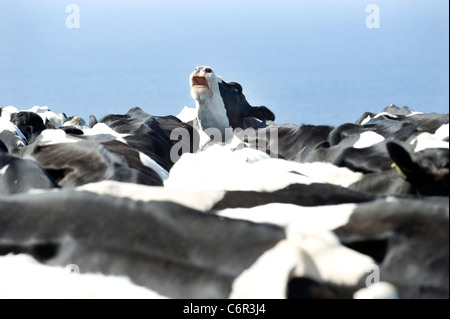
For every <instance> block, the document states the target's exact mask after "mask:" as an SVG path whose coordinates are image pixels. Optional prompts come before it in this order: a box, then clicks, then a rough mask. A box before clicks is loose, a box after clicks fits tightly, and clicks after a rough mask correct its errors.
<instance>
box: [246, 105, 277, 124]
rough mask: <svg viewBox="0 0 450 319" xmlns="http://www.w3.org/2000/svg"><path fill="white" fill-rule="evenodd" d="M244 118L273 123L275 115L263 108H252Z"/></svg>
mask: <svg viewBox="0 0 450 319" xmlns="http://www.w3.org/2000/svg"><path fill="white" fill-rule="evenodd" d="M246 116H252V117H256V118H257V119H260V120H261V121H275V114H273V112H272V111H271V110H269V109H268V108H267V107H265V106H257V107H254V106H252V107H251V108H250V111H249V112H248V114H246Z"/></svg>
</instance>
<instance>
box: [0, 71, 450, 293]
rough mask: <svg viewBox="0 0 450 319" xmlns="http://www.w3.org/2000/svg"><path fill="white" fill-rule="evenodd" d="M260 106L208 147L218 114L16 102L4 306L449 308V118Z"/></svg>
mask: <svg viewBox="0 0 450 319" xmlns="http://www.w3.org/2000/svg"><path fill="white" fill-rule="evenodd" d="M197 73H198V72H197ZM194 82H195V83H193V86H197V88H198V87H199V86H200V85H204V86H205V87H206V88H207V87H208V82H207V81H205V82H202V80H201V79H198V78H197V79H195V81H194ZM219 83H220V81H219ZM224 83H225V84H226V85H231V86H233V88H236V84H235V83H231V82H230V83H231V84H229V83H227V82H224ZM239 87H240V86H239ZM200 89H203V88H200ZM235 92H236V94H240V95H242V88H241V87H240V88H239V89H236V90H235ZM221 93H222V92H221ZM193 96H194V95H193ZM223 96H224V95H223V94H222V97H223ZM194 98H195V97H194ZM197 101H198V99H197ZM236 101H238V100H236ZM239 101H240V102H238V103H242V101H245V97H243V96H241V98H240V99H239ZM245 103H247V101H245ZM224 104H225V107H226V110H227V111H228V110H229V102H227V101H225V99H224ZM247 104H248V103H247ZM252 108H253V107H252ZM262 108H263V109H262V110H263V113H264V114H265V116H266V118H264V116H261V117H257V116H253V115H254V114H262V113H261V112H260V110H261V109H260V108H253V110H256V109H258V110H256V113H254V114H253V115H252V114H246V115H245V117H246V118H245V121H239V127H240V128H241V129H240V130H237V128H238V127H235V125H230V126H232V128H233V129H235V131H234V137H233V141H232V142H229V141H223V140H221V141H217V140H216V141H211V140H210V141H208V142H207V143H202V138H201V137H200V136H201V135H202V134H204V132H202V122H203V125H205V123H206V122H207V120H208V118H203V121H202V119H201V118H198V119H193V121H192V119H191V120H186V119H185V117H184V115H178V116H177V117H176V116H152V115H150V114H148V113H146V112H144V111H143V110H142V109H140V108H133V109H131V110H130V111H129V112H128V113H126V114H124V115H107V116H105V117H103V118H102V119H100V120H97V119H96V118H95V117H94V116H91V118H90V119H89V122H88V123H86V122H85V121H84V120H83V119H82V118H80V117H77V116H75V117H70V118H67V117H66V116H65V115H64V114H55V113H53V112H51V111H50V110H49V109H48V108H46V107H34V108H32V109H30V110H26V111H20V110H18V109H16V108H14V107H10V106H8V107H4V108H2V109H1V110H0V115H1V117H0V298H264V299H272V298H402V299H406V298H449V198H448V192H449V153H448V146H449V126H448V125H449V124H448V122H449V119H448V114H435V113H426V114H424V113H419V112H414V111H412V110H411V109H409V108H407V107H403V108H398V107H396V106H394V105H391V106H389V107H387V108H385V109H384V110H383V111H382V112H381V113H378V114H374V113H365V114H363V115H362V116H361V117H359V119H358V117H355V119H352V121H354V122H353V123H347V124H343V125H340V126H338V127H330V126H313V125H300V126H298V125H294V124H284V125H281V124H276V123H275V122H274V121H273V119H274V118H271V117H272V115H273V114H272V113H271V112H270V111H269V110H268V109H267V108H265V107H262ZM197 111H198V110H197ZM258 112H259V113H258ZM184 114H185V113H184ZM228 114H229V112H228ZM267 117H268V118H267ZM229 118H230V117H229ZM244 122H245V123H247V124H248V123H251V125H247V124H245V123H244ZM211 123H212V122H211ZM230 123H231V120H230ZM227 124H228V123H227ZM244 124H245V125H244ZM174 130H183V131H185V132H188V134H187V136H188V138H180V136H177V135H176V134H175V135H174V134H173V132H174ZM249 130H256V131H257V132H258V134H256V135H255V134H250V131H249ZM236 140H237V141H238V142H237V143H236ZM261 140H263V141H264V143H262V144H261ZM258 145H259V146H260V145H265V147H266V148H265V149H263V150H262V149H261V147H257V146H258ZM274 148H275V150H274ZM174 149H175V150H176V152H175V153H176V155H177V156H174ZM74 272H76V273H74Z"/></svg>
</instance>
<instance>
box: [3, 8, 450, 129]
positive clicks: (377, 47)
mask: <svg viewBox="0 0 450 319" xmlns="http://www.w3.org/2000/svg"><path fill="white" fill-rule="evenodd" d="M71 4H73V5H75V7H76V9H79V15H77V12H76V10H75V11H73V10H72V9H73V6H69V5H71ZM371 4H375V5H376V6H377V8H378V9H379V15H378V16H377V17H378V18H379V20H374V19H375V18H377V17H375V16H374V14H376V12H375V11H373V10H372V11H370V10H369V12H366V9H367V8H368V6H369V5H371ZM68 6H69V7H68ZM71 8H72V9H71ZM369 8H373V6H372V7H369ZM66 9H68V10H67V11H68V12H66ZM78 17H79V19H78ZM76 22H79V27H78V25H76ZM377 22H379V25H378V26H379V27H373V28H369V27H368V26H376V25H374V23H377ZM448 30H449V2H448V1H446V0H430V1H423V0H420V1H419V0H395V1H393V0H372V1H363V0H342V1H333V0H314V1H313V0H307V1H298V0H277V1H275V0H272V1H268V0H247V1H237V0H214V1H212V0H208V1H206V0H179V1H176V0H164V1H163V0H161V1H159V0H154V1H153V0H151V1H144V0H142V1H137V0H128V1H110V0H108V1H106V0H105V1H103V0H89V1H88V0H68V1H64V0H40V1H35V0H0V107H4V106H8V105H13V106H15V107H17V108H19V109H28V108H30V107H32V106H35V105H39V106H45V105H46V106H49V107H50V109H51V110H52V111H54V112H65V113H66V114H67V116H71V115H81V116H82V117H83V118H85V119H86V120H87V119H88V117H89V115H91V114H93V115H95V116H97V118H99V119H100V118H101V117H102V116H104V115H106V114H110V113H115V114H124V113H126V112H127V111H128V110H129V109H130V108H131V107H134V106H139V107H141V108H143V109H144V110H145V111H146V112H148V113H150V114H153V115H176V114H178V113H179V112H180V111H181V110H182V108H183V107H184V106H185V105H187V106H190V107H194V101H193V100H192V98H191V96H190V86H189V75H190V73H191V72H192V71H193V70H194V68H195V67H196V66H198V65H209V66H211V67H212V69H213V70H214V71H215V73H216V74H217V75H219V76H221V77H222V78H223V79H224V80H226V81H236V82H239V83H241V84H242V86H243V87H244V93H245V95H246V96H247V100H248V101H249V102H250V104H252V105H255V106H256V105H266V106H267V107H269V108H270V109H271V110H272V111H274V113H275V114H276V116H277V119H276V122H277V123H280V124H281V123H296V124H301V123H305V124H317V125H319V124H327V125H339V124H342V123H346V122H354V121H356V120H357V119H358V118H359V116H360V115H362V113H363V112H365V111H371V112H375V113H376V112H380V111H381V110H382V109H383V108H384V107H386V106H388V105H389V104H391V103H392V104H396V105H397V106H399V107H401V106H404V105H407V106H409V107H411V108H412V109H414V110H415V111H421V112H426V113H428V112H438V113H448V106H449V31H448Z"/></svg>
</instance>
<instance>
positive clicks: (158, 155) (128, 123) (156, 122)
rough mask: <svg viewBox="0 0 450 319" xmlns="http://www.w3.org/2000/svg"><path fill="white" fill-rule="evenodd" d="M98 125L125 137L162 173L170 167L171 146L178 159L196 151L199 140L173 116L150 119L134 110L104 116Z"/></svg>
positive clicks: (143, 113)
mask: <svg viewBox="0 0 450 319" xmlns="http://www.w3.org/2000/svg"><path fill="white" fill-rule="evenodd" d="M99 123H104V124H106V125H108V126H109V127H110V128H112V129H113V130H114V131H116V132H117V133H120V134H126V135H127V136H125V137H124V140H125V141H126V143H127V144H128V145H130V146H131V147H133V148H134V149H135V150H138V151H140V152H142V153H144V154H146V155H147V156H149V157H151V158H152V159H154V160H155V161H156V162H157V163H158V164H159V165H161V166H162V167H163V168H164V169H166V170H170V168H171V167H172V166H173V164H174V160H175V158H173V156H171V151H172V148H173V147H174V145H175V144H176V145H177V149H178V150H179V156H181V155H182V154H183V153H185V152H189V153H193V152H196V151H197V150H198V142H197V143H195V142H194V141H199V137H198V132H197V131H196V130H195V129H194V128H193V127H192V126H191V125H189V124H187V123H183V122H182V121H180V120H179V119H177V118H176V117H174V116H152V115H150V114H148V113H146V112H144V111H143V110H142V109H141V108H138V107H136V108H133V109H131V110H129V111H128V113H127V114H125V115H114V114H111V115H107V116H105V117H103V118H102V119H101V120H100V121H99ZM176 130H182V131H184V132H185V133H186V134H185V135H187V138H181V139H179V136H174V135H172V133H173V132H175V131H176Z"/></svg>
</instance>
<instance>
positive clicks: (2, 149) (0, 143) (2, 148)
mask: <svg viewBox="0 0 450 319" xmlns="http://www.w3.org/2000/svg"><path fill="white" fill-rule="evenodd" d="M0 152H4V153H8V148H7V147H6V145H5V143H3V141H1V140H0Z"/></svg>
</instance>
